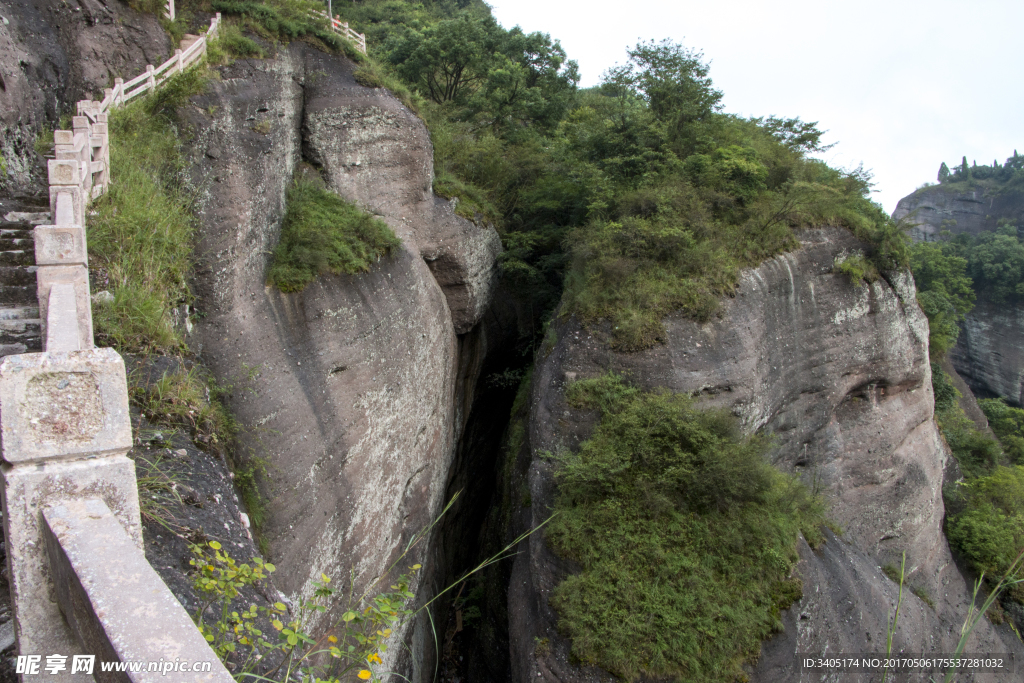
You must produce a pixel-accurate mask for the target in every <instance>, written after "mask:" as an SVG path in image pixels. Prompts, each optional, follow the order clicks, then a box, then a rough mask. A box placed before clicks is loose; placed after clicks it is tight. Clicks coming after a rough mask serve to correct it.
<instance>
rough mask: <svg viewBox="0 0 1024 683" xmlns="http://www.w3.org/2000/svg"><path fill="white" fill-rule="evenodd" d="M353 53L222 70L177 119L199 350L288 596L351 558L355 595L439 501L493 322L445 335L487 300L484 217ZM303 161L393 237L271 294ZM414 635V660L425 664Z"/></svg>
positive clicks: (468, 323) (418, 126) (297, 50)
mask: <svg viewBox="0 0 1024 683" xmlns="http://www.w3.org/2000/svg"><path fill="white" fill-rule="evenodd" d="M352 68H353V65H352V64H351V63H350V62H349V61H348V60H346V59H344V58H341V57H331V56H327V55H324V54H322V53H319V52H316V51H314V50H312V49H309V48H306V47H305V46H303V45H301V44H292V45H291V46H289V47H288V48H286V49H284V51H282V52H281V53H280V54H279V55H278V56H277V57H276V58H275V59H270V60H251V61H247V60H239V61H236V62H235V63H234V64H233V65H232V66H230V67H225V68H223V69H222V79H221V80H219V81H216V82H213V83H212V84H211V89H210V91H209V93H208V94H206V95H203V96H201V97H199V98H196V99H195V100H194V102H195V104H196V106H195V107H194V108H193V109H192V111H191V113H190V115H189V116H190V119H189V125H190V126H191V128H192V130H193V131H194V132H195V139H194V140H193V142H192V149H193V150H194V160H195V164H194V169H193V175H194V179H195V182H196V185H197V187H199V188H200V189H201V200H200V210H199V213H200V216H201V225H200V242H199V250H198V251H199V257H200V267H199V270H198V273H197V287H198V293H199V295H200V299H199V307H200V310H201V311H202V313H203V314H204V317H203V318H202V320H201V322H199V323H198V324H197V326H196V331H195V333H194V336H195V341H193V346H194V347H199V348H201V353H202V358H203V360H204V362H205V363H206V364H207V365H209V366H210V367H211V368H212V369H213V370H214V372H215V373H216V374H217V376H218V377H221V378H225V381H227V382H233V383H234V384H235V386H236V390H235V391H234V394H233V399H232V401H231V409H232V411H233V413H234V414H235V415H236V417H237V418H238V419H239V421H240V423H241V424H242V425H245V426H246V427H247V430H246V434H245V435H244V436H243V441H244V442H245V443H246V445H247V447H249V448H250V449H252V451H253V452H254V453H255V454H256V456H257V457H259V458H262V459H264V461H265V463H266V469H267V474H268V476H267V478H266V479H267V480H268V481H269V482H270V484H269V487H268V488H267V490H265V491H264V496H265V498H266V503H267V508H268V511H269V514H268V520H267V522H266V525H265V527H264V530H263V536H264V538H265V539H266V540H267V541H268V542H269V545H270V550H271V556H272V558H273V560H274V562H275V563H276V564H277V566H278V567H279V570H278V572H277V574H276V575H275V579H276V582H277V585H278V586H279V588H281V589H282V590H283V591H284V592H285V593H287V594H288V595H290V596H292V597H293V598H294V599H296V600H297V599H298V598H300V597H308V596H309V595H310V594H311V592H312V590H313V581H315V580H317V579H319V577H320V573H321V572H324V573H327V574H329V575H332V576H335V577H344V576H345V575H347V574H348V572H349V569H350V568H351V569H353V570H354V571H355V575H356V581H357V592H358V589H359V588H361V587H364V586H366V585H368V584H369V583H370V582H372V581H374V580H376V579H377V578H379V577H380V576H381V575H382V574H383V573H384V571H385V569H386V568H387V567H388V566H390V565H391V564H392V563H393V562H395V561H396V560H397V559H398V557H399V554H400V552H401V550H402V549H403V548H404V547H405V544H406V543H407V541H408V540H409V538H410V536H411V534H413V533H414V532H416V531H418V530H419V529H421V528H423V527H424V526H426V525H427V524H428V523H429V522H430V521H431V519H432V518H433V517H434V515H436V514H437V513H438V512H439V510H440V507H441V505H442V504H443V498H444V495H445V490H446V484H447V478H448V476H449V467H450V465H451V463H452V459H453V456H454V454H455V450H456V444H457V441H458V438H459V436H460V432H461V430H462V427H463V424H464V421H465V419H466V413H467V412H468V407H467V406H468V402H469V398H470V397H467V393H469V392H470V391H471V387H472V386H473V385H474V383H475V381H476V374H475V373H476V372H477V371H478V370H479V362H478V359H479V357H480V356H481V355H482V351H483V345H484V344H485V337H486V335H482V334H475V333H470V334H466V335H465V337H464V338H463V339H460V338H459V337H458V336H457V335H459V334H460V333H464V332H467V331H469V330H472V329H473V328H474V326H475V325H476V324H477V322H478V321H479V319H480V317H481V315H482V313H483V311H484V310H485V308H486V307H487V304H488V301H489V299H490V296H491V288H492V287H493V285H494V282H495V280H496V276H497V271H496V265H495V259H496V256H497V254H498V252H499V251H500V242H499V241H498V238H497V235H496V233H495V232H494V231H493V229H490V228H487V229H485V228H479V227H477V226H475V225H473V224H471V223H469V222H468V221H465V220H464V219H462V218H459V217H457V216H455V215H454V214H453V213H452V212H451V210H450V208H449V206H448V203H447V202H444V201H441V200H438V199H436V198H435V197H434V196H433V194H432V191H431V182H432V158H433V157H432V149H431V146H430V140H429V136H428V133H427V130H426V128H425V126H424V125H423V123H422V122H421V121H420V120H419V119H418V118H416V117H415V116H414V115H413V114H411V113H410V112H409V111H408V110H406V109H405V107H403V106H402V105H401V103H400V102H399V101H398V100H397V99H395V98H394V97H393V96H391V95H390V94H389V93H388V92H387V91H385V90H374V89H368V88H364V87H362V86H360V85H358V84H357V83H356V82H355V81H354V79H353V78H352V75H351V72H352ZM257 131H266V132H265V133H264V132H257ZM303 159H305V160H307V161H310V162H313V163H314V164H316V165H317V166H319V167H320V168H321V172H322V173H323V175H324V176H325V177H326V178H327V180H328V183H329V185H330V186H331V187H333V188H334V189H336V190H337V191H338V192H339V193H340V194H341V195H342V196H344V197H346V198H348V199H349V200H351V201H354V202H356V203H358V204H359V205H361V206H363V207H364V208H366V209H368V210H370V211H372V212H374V213H377V214H378V215H379V216H380V217H381V218H382V219H383V220H384V221H386V222H387V223H388V224H389V225H390V226H391V227H392V228H393V229H394V231H395V233H396V234H397V235H398V236H399V237H400V238H401V240H402V246H401V248H399V249H398V250H397V253H396V254H395V255H394V256H393V257H390V258H385V259H382V260H381V261H380V262H379V263H378V264H376V265H375V266H374V267H373V268H372V269H371V272H369V273H365V274H360V275H355V276H341V277H333V276H331V277H320V278H318V279H317V280H316V281H315V282H313V283H311V284H310V285H309V286H307V287H306V289H305V290H304V291H303V292H301V293H298V294H282V293H280V292H278V291H277V290H276V289H273V288H271V287H267V286H266V285H265V274H266V267H267V264H268V259H269V256H268V255H269V253H270V251H271V250H272V248H273V247H274V245H275V244H276V242H277V239H278V235H279V230H280V224H281V219H282V215H283V212H284V197H285V190H286V187H287V186H288V184H289V183H290V182H291V178H292V173H293V171H294V169H295V168H296V165H297V164H298V163H299V162H300V161H302V160H303ZM428 264H429V265H428ZM438 264H441V265H440V266H439V265H438ZM422 549H423V548H422V546H421V547H420V548H418V549H417V550H416V551H415V552H414V553H413V554H412V555H410V556H408V557H407V558H406V559H405V560H403V561H402V562H401V565H400V568H399V569H400V570H404V569H405V568H406V567H407V566H408V565H411V564H413V563H414V562H420V561H423V559H422V558H423V557H424V555H423V553H422ZM425 564H427V563H425ZM430 570H431V567H430V566H429V564H428V566H427V567H426V568H425V570H424V571H425V572H426V581H422V580H421V583H420V585H421V586H425V585H428V584H429V581H430V580H431V575H430ZM421 578H422V577H421ZM425 594H426V593H425V592H422V593H421V597H422V596H423V595H425ZM335 612H336V610H335V611H331V612H328V613H327V614H325V615H323V621H324V623H326V622H327V621H328V620H334V619H336V618H337V617H338V616H340V613H335ZM423 637H426V636H425V634H419V635H418V636H417V638H418V640H417V641H416V642H417V643H418V644H417V645H415V646H414V653H413V659H414V661H416V662H417V663H422V662H424V661H428V662H429V655H423V654H422V653H421V652H420V651H419V649H420V648H421V647H422V645H423V642H422V638H423ZM429 649H430V650H431V651H432V649H433V644H432V643H431V644H430V648H429ZM398 650H399V649H398V648H395V649H394V650H392V651H391V652H397V651H398ZM398 665H399V666H405V665H404V664H401V663H399V664H398Z"/></svg>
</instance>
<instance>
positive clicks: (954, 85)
mask: <svg viewBox="0 0 1024 683" xmlns="http://www.w3.org/2000/svg"><path fill="white" fill-rule="evenodd" d="M493 9H494V14H495V16H496V17H497V18H498V21H499V22H501V24H502V25H503V26H505V27H506V28H511V27H512V26H515V25H517V24H518V25H519V26H521V27H522V28H523V29H524V30H525V31H527V32H532V31H542V32H544V33H550V34H551V36H552V38H557V39H558V40H560V41H561V42H562V46H563V47H564V48H565V50H566V52H567V53H568V54H569V57H570V58H571V59H575V60H576V61H577V62H579V65H580V71H581V73H582V76H583V80H582V83H581V85H583V86H590V85H594V84H596V83H597V82H598V81H599V80H600V76H601V73H602V72H603V71H604V70H605V69H607V68H608V67H609V66H612V65H613V64H615V63H616V62H622V61H624V60H625V58H626V52H625V51H626V48H627V47H629V46H632V45H635V44H636V42H637V40H638V39H643V40H648V39H654V40H661V39H662V38H671V39H673V40H674V41H676V42H680V43H682V44H683V45H685V46H687V47H689V48H694V49H698V50H701V51H703V52H704V58H705V61H708V62H710V63H711V74H710V75H711V78H712V79H713V80H714V82H715V86H716V87H717V88H719V89H720V90H722V91H723V92H724V93H725V98H724V104H725V110H726V111H728V112H730V113H734V114H740V115H743V116H767V115H771V114H774V115H776V116H780V117H800V118H801V119H803V120H804V121H818V125H819V127H820V128H821V129H823V130H827V131H828V133H827V134H826V136H825V141H826V142H836V143H838V144H837V145H836V146H835V147H834V148H833V149H832V150H830V151H829V152H827V153H826V154H825V155H824V157H823V158H825V159H826V160H827V161H828V162H829V163H831V164H832V165H838V166H842V167H854V166H856V165H857V164H859V163H863V164H864V167H865V168H867V169H871V170H872V171H873V172H874V176H875V182H876V183H877V185H876V187H875V190H876V194H875V195H874V199H875V200H876V201H878V202H879V203H880V204H882V206H884V207H885V209H886V211H888V212H889V213H892V210H893V209H894V208H896V202H898V201H899V200H900V198H901V197H903V196H905V195H907V194H909V193H910V192H912V191H913V190H914V189H915V188H916V187H918V186H919V185H921V184H923V183H924V182H926V181H932V182H934V181H935V177H936V175H937V173H938V169H939V164H940V163H941V162H943V161H945V162H947V163H949V164H950V165H952V164H953V163H954V162H959V161H960V158H961V157H962V156H964V155H966V156H967V160H968V162H971V161H973V160H977V161H978V163H979V164H982V163H984V164H991V163H992V160H993V159H998V160H999V162H1000V163H1002V162H1003V161H1005V160H1006V158H1007V157H1009V156H1011V155H1012V154H1013V150H1014V148H1017V149H1020V150H1024V51H1022V49H1021V36H1022V34H1024V0H974V1H973V2H964V1H963V0H960V1H958V2H952V1H947V0H930V1H929V2H921V1H917V0H915V1H909V0H888V1H880V0H858V1H857V2H850V1H849V0H847V1H845V2H837V1H836V0H816V1H814V2H811V1H809V0H776V1H775V2H766V1H765V0H761V1H759V2H752V1H749V0H717V1H715V0H704V1H703V2H689V1H687V0H674V1H670V0H632V1H631V2H614V3H613V2H607V1H605V0H589V1H587V2H584V1H582V0H494V5H493Z"/></svg>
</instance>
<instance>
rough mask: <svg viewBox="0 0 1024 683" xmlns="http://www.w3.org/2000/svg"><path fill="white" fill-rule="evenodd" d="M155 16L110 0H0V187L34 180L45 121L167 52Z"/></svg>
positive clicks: (167, 42) (166, 39) (52, 121)
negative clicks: (0, 161) (0, 166)
mask: <svg viewBox="0 0 1024 683" xmlns="http://www.w3.org/2000/svg"><path fill="white" fill-rule="evenodd" d="M171 52H172V50H171V41H170V38H169V37H168V36H167V34H166V33H165V32H164V30H163V29H162V28H161V27H160V22H159V21H158V20H157V17H156V16H155V15H152V14H140V13H139V12H136V11H134V10H132V9H130V8H129V7H127V5H125V3H123V2H115V1H114V0H0V155H3V158H4V161H5V162H6V166H7V172H6V174H5V173H0V188H3V187H5V186H12V187H13V188H15V189H17V188H24V187H25V186H26V185H27V184H29V183H30V182H31V180H32V173H33V169H34V168H35V169H37V168H38V166H37V165H36V163H35V151H34V149H33V143H34V141H35V138H36V134H37V133H38V131H39V130H40V128H42V127H43V126H44V125H49V126H53V125H54V124H55V123H56V121H57V119H58V118H59V114H60V113H61V112H63V111H69V110H71V109H72V108H73V106H74V103H75V102H77V101H78V100H80V99H83V98H85V97H86V96H87V95H88V96H90V97H91V96H93V95H96V94H102V90H103V88H108V87H110V86H111V85H112V83H113V79H114V78H116V77H121V78H125V79H128V78H134V77H135V76H137V75H139V74H140V73H142V72H143V71H145V69H146V64H159V63H160V62H162V61H164V60H166V59H167V57H168V56H170V54H171Z"/></svg>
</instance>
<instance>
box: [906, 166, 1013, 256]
mask: <svg viewBox="0 0 1024 683" xmlns="http://www.w3.org/2000/svg"><path fill="white" fill-rule="evenodd" d="M1000 189H1001V183H999V182H997V181H994V180H979V181H974V182H971V183H946V184H942V185H928V186H927V187H923V188H921V189H919V190H916V191H915V192H913V193H911V194H909V195H907V196H906V197H904V198H903V199H901V200H900V201H899V202H898V203H897V204H896V210H895V211H893V213H892V217H893V218H895V219H896V220H900V219H903V218H907V217H908V216H909V217H910V218H909V219H908V220H909V221H910V223H911V224H912V227H911V229H910V236H911V238H912V239H913V240H914V241H917V242H934V241H935V240H936V239H938V236H939V233H940V232H941V231H943V230H949V231H950V232H951V233H952V234H954V235H956V234H959V233H967V234H969V235H977V234H979V233H981V232H985V231H992V230H995V229H996V224H997V223H998V221H999V219H1001V218H1005V219H1008V220H1010V222H1011V223H1015V224H1017V225H1020V224H1022V223H1024V201H1022V199H1024V198H1022V197H1021V196H1020V195H1019V194H1017V193H1010V192H1001V191H1000ZM951 221H955V223H953V222H951Z"/></svg>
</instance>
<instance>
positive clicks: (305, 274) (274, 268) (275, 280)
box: [267, 175, 401, 292]
mask: <svg viewBox="0 0 1024 683" xmlns="http://www.w3.org/2000/svg"><path fill="white" fill-rule="evenodd" d="M287 200H288V208H287V211H286V213H285V217H284V222H283V223H282V226H281V241H280V242H279V243H278V245H277V248H275V249H274V260H273V264H272V265H271V266H270V271H269V274H268V276H267V280H268V281H269V282H270V283H271V284H274V285H276V286H277V287H278V288H279V289H280V290H281V291H283V292H299V291H302V289H303V288H305V286H306V285H307V284H309V283H310V282H312V281H313V280H314V279H316V277H317V276H318V275H321V274H326V273H333V274H335V275H340V274H342V273H347V274H355V273H359V272H364V271H368V270H369V269H370V266H371V265H372V264H374V263H376V262H377V261H379V260H380V258H381V257H383V256H386V255H388V254H390V253H391V252H392V250H393V249H396V248H397V247H398V246H399V245H400V244H401V241H400V240H399V239H398V238H397V237H396V236H395V233H394V232H392V230H391V228H390V227H388V225H387V224H386V223H384V221H382V220H380V219H379V218H375V217H374V216H371V215H370V214H368V213H365V212H363V211H361V210H360V209H358V208H357V207H356V206H355V205H353V204H350V203H349V202H346V201H345V200H343V199H342V198H341V197H339V196H338V195H336V194H334V193H333V192H331V191H330V190H328V189H327V188H326V187H325V186H324V184H323V181H321V180H320V179H319V178H315V177H307V176H302V175H299V176H297V177H296V178H295V181H294V182H293V183H292V185H291V187H289V188H288V194H287Z"/></svg>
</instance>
